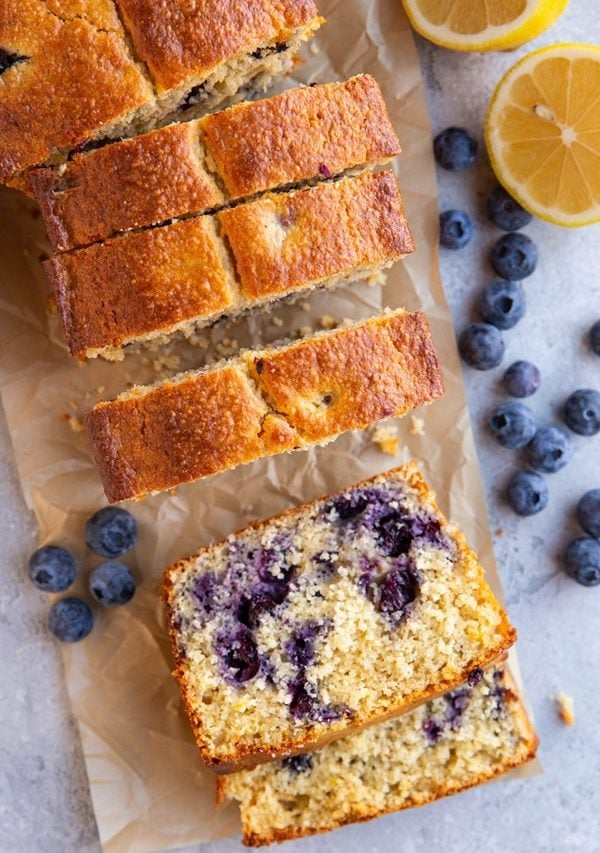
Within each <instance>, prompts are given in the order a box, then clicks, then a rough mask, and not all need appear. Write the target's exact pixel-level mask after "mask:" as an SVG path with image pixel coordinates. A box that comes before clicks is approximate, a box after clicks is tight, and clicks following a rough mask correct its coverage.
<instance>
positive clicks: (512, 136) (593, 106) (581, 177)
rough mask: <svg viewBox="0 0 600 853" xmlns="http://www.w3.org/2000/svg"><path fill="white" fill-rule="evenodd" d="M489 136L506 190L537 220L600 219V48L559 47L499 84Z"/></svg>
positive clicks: (531, 58)
mask: <svg viewBox="0 0 600 853" xmlns="http://www.w3.org/2000/svg"><path fill="white" fill-rule="evenodd" d="M485 137H486V144H487V149H488V153H489V155H490V160H491V162H492V167H493V169H494V172H495V173H496V177H497V178H498V180H499V181H500V183H501V184H502V185H503V186H504V187H505V188H506V189H507V190H508V192H509V193H510V194H511V195H512V196H514V198H516V199H517V201H519V202H520V203H521V204H522V205H523V207H525V208H526V209H527V210H529V211H530V212H531V213H533V214H535V216H539V217H540V218H541V219H546V220H547V221H549V222H553V223H554V224H555V225H565V226H568V227H575V226H578V225H588V224H589V223H591V222H597V221H598V220H600V46H598V45H589V44H554V45H550V47H544V48H542V49H541V50H536V51H534V52H533V53H530V54H528V56H525V57H524V58H523V59H521V60H520V61H519V62H517V63H516V65H514V66H513V67H512V68H511V69H510V71H508V73H507V74H505V76H504V77H503V78H502V80H501V81H500V83H499V84H498V86H497V88H496V91H495V93H494V96H493V98H492V101H491V103H490V107H489V110H488V114H487V119H486V125H485Z"/></svg>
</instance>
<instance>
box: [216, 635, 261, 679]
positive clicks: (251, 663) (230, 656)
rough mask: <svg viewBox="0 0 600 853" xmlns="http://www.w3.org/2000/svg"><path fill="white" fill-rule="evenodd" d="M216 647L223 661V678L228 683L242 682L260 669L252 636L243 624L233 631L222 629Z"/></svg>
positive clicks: (252, 676)
mask: <svg viewBox="0 0 600 853" xmlns="http://www.w3.org/2000/svg"><path fill="white" fill-rule="evenodd" d="M216 648H217V653H218V654H219V657H220V658H221V661H222V663H223V667H224V670H225V671H224V675H225V678H226V679H227V681H229V683H230V684H234V685H239V684H244V682H246V681H250V680H251V679H253V678H254V676H255V675H256V674H257V672H258V670H259V669H260V658H259V655H258V649H257V647H256V643H255V641H254V637H253V636H252V632H251V631H249V630H248V628H246V627H244V626H243V625H240V626H239V627H237V628H236V629H235V630H234V631H223V632H222V633H221V634H219V636H218V637H217V640H216Z"/></svg>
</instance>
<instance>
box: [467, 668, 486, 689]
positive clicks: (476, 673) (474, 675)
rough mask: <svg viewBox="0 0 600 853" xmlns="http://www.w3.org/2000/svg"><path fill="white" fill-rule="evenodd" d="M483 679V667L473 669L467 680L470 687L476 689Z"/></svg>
mask: <svg viewBox="0 0 600 853" xmlns="http://www.w3.org/2000/svg"><path fill="white" fill-rule="evenodd" d="M482 678H483V670H482V669H481V667H476V668H475V669H472V670H471V672H470V673H469V677H468V678H467V684H468V685H469V687H476V686H477V685H478V684H479V682H480V681H481V679H482Z"/></svg>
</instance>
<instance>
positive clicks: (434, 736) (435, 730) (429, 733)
mask: <svg viewBox="0 0 600 853" xmlns="http://www.w3.org/2000/svg"><path fill="white" fill-rule="evenodd" d="M443 732H444V724H443V723H440V722H438V721H437V720H434V719H433V718H432V717H431V718H430V719H429V720H425V722H424V723H423V734H424V735H425V740H426V741H427V743H428V744H429V745H430V746H434V745H435V744H436V743H437V742H438V740H439V739H440V738H441V736H442V734H443Z"/></svg>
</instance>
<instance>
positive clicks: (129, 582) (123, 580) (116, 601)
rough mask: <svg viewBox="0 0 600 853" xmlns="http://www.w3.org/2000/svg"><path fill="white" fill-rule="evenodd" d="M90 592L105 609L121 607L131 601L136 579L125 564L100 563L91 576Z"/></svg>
mask: <svg viewBox="0 0 600 853" xmlns="http://www.w3.org/2000/svg"><path fill="white" fill-rule="evenodd" d="M90 592H91V593H92V595H93V596H94V598H95V599H96V601H97V602H98V603H99V604H103V605H104V606H105V607H120V606H121V605H122V604H127V602H128V601H131V599H132V598H133V595H134V593H135V578H134V577H133V575H132V574H131V570H130V569H129V568H128V567H127V566H125V565H124V564H123V563H116V562H107V563H100V565H99V566H96V568H95V569H94V570H93V571H92V572H91V574H90Z"/></svg>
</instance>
